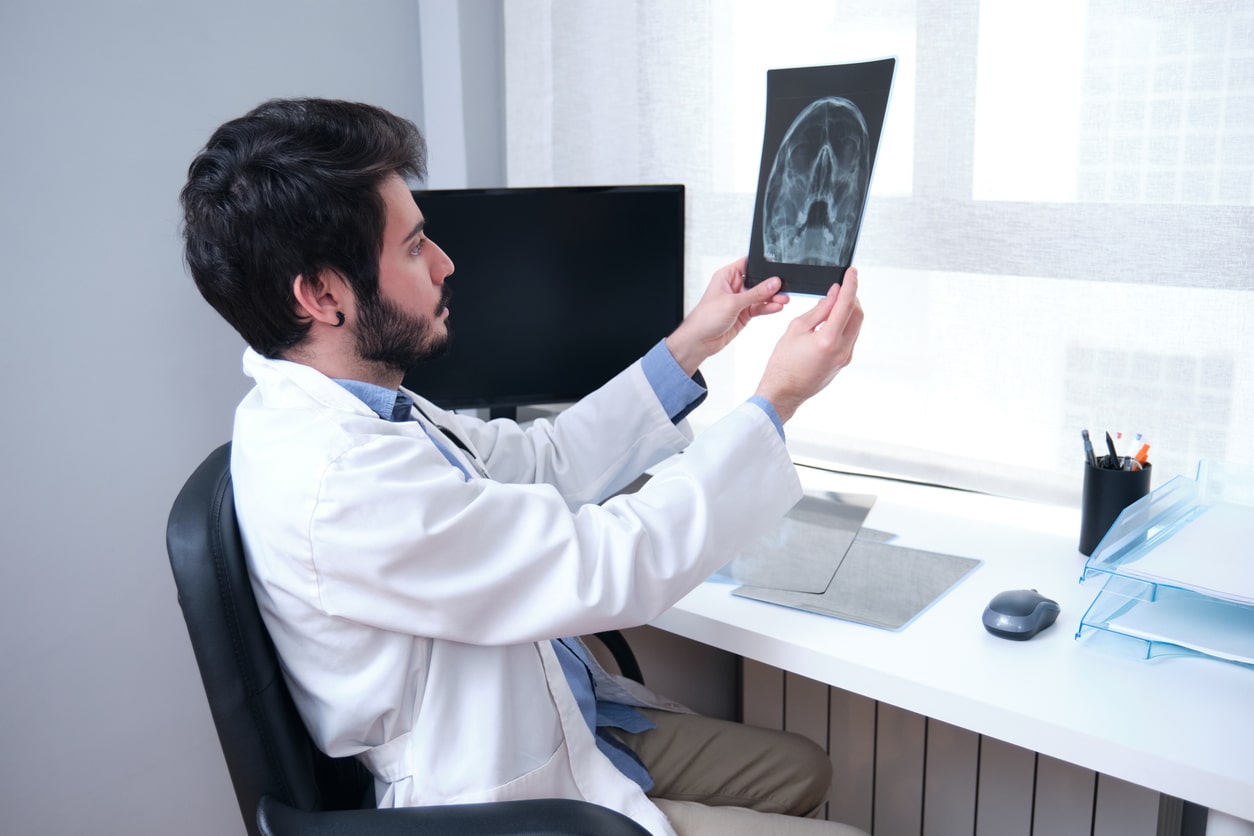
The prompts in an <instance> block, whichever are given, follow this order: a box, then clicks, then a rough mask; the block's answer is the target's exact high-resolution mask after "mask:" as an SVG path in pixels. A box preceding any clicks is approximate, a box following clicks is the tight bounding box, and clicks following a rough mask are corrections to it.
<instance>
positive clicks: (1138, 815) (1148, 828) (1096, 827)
mask: <svg viewBox="0 0 1254 836" xmlns="http://www.w3.org/2000/svg"><path fill="white" fill-rule="evenodd" d="M1159 796H1160V794H1159V793H1156V792H1154V791H1153V790H1149V789H1146V788H1145V787H1141V786H1138V785H1136V784H1129V783H1128V782H1127V781H1121V780H1120V779H1118V778H1112V777H1110V776H1109V775H1099V776H1098V777H1097V806H1096V809H1095V810H1094V811H1093V836H1156V834H1157V833H1158V809H1159ZM1176 828H1177V832H1178V831H1179V824H1177V825H1176Z"/></svg>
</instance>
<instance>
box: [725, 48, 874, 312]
mask: <svg viewBox="0 0 1254 836" xmlns="http://www.w3.org/2000/svg"><path fill="white" fill-rule="evenodd" d="M896 66H897V59H896V58H883V59H880V60H878V61H867V62H863V63H856V64H837V65H835V66H831V67H799V68H795V69H783V70H768V71H767V73H766V130H765V133H764V135H763V138H762V167H761V169H760V170H759V172H758V194H757V203H756V204H755V205H754V210H753V230H752V232H751V234H750V237H749V266H748V270H747V271H746V277H745V279H746V281H745V283H746V284H747V285H749V286H753V285H755V284H757V283H758V282H760V281H763V280H764V279H768V278H770V277H771V276H779V277H780V278H781V279H783V281H784V290H785V291H788V292H792V293H813V294H817V295H820V296H821V295H823V294H825V293H827V291H828V289H829V288H830V287H831V286H832V285H833V284H838V283H839V282H840V280H841V278H842V277H843V276H844V274H845V270H846V269H847V268H848V267H849V265H850V264H852V263H853V251H854V245H855V244H856V243H857V241H858V231H859V229H860V227H861V226H862V213H863V210H864V209H865V208H866V199H867V192H868V190H869V189H870V186H871V172H872V171H873V170H874V168H875V154H876V151H877V150H878V149H879V144H880V134H881V133H882V132H883V129H884V116H885V114H886V113H887V111H888V96H889V93H890V91H891V90H892V83H893V72H894V70H895V69H896Z"/></svg>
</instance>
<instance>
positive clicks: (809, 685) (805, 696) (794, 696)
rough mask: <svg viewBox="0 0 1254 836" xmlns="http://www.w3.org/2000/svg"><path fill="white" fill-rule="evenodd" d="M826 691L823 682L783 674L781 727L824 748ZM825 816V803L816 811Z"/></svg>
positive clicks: (825, 747)
mask: <svg viewBox="0 0 1254 836" xmlns="http://www.w3.org/2000/svg"><path fill="white" fill-rule="evenodd" d="M827 691H828V688H827V686H826V685H824V684H823V683H822V682H816V681H814V680H813V679H807V678H805V677H804V676H798V675H797V674H795V673H786V674H785V675H784V730H785V731H790V732H795V733H796V734H799V735H801V736H802V737H808V738H809V739H810V740H813V741H814V742H815V743H817V744H818V745H819V746H822V747H823V751H825V752H826V751H827ZM816 815H817V816H818V818H827V805H826V804H824V805H823V806H822V807H821V808H820V809H819V812H818V813H817V814H816Z"/></svg>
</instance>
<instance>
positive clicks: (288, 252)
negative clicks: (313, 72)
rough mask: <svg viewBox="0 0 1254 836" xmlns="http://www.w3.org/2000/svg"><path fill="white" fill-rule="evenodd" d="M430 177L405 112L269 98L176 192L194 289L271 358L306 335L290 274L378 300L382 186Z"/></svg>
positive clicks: (223, 134)
mask: <svg viewBox="0 0 1254 836" xmlns="http://www.w3.org/2000/svg"><path fill="white" fill-rule="evenodd" d="M426 173H427V172H426V143H425V142H424V141H423V138H422V134H420V133H419V132H418V129H417V127H415V126H414V124H413V123H412V122H410V121H408V120H406V119H402V118H400V117H398V116H394V115H393V114H391V113H388V112H387V111H385V110H382V109H381V108H377V107H373V106H371V105H366V104H358V103H355V102H343V101H333V100H328V99H275V100H272V101H268V102H265V103H264V104H262V105H259V106H258V107H256V108H254V109H253V110H252V111H250V112H249V113H247V114H246V115H244V116H242V117H240V118H238V119H234V120H232V121H230V122H227V123H226V124H224V125H222V126H221V127H220V128H218V129H217V130H216V131H214V133H213V136H211V137H210V138H209V142H208V143H207V144H206V145H205V147H204V149H203V150H202V151H201V152H200V153H199V154H197V156H196V158H195V159H194V160H193V161H192V163H191V166H189V168H188V172H187V175H188V176H187V185H185V186H184V187H183V191H182V193H181V195H180V199H181V201H182V205H183V239H184V244H185V246H184V255H185V258H186V260H187V265H188V268H189V269H190V270H191V274H192V278H193V279H195V281H196V287H197V288H199V290H200V293H201V295H202V296H204V297H205V299H206V300H207V301H208V302H209V304H210V305H212V306H213V307H214V309H215V310H216V311H217V312H218V313H219V314H221V315H222V317H223V318H224V319H226V321H227V322H229V323H230V324H231V325H232V326H233V327H234V328H235V330H236V331H238V332H239V333H240V336H242V337H243V338H244V340H245V341H246V342H247V343H248V344H249V345H250V346H252V347H253V348H254V349H255V350H256V351H257V352H259V353H261V354H263V355H265V356H267V357H279V356H280V355H281V354H282V353H283V352H284V351H285V350H287V349H289V348H291V347H292V346H294V345H297V344H299V343H300V342H301V340H303V339H304V338H305V335H306V334H307V333H308V332H309V326H310V322H309V320H308V318H306V317H302V316H299V315H298V314H297V312H296V298H295V295H294V294H293V292H292V282H293V280H294V279H295V278H296V276H298V275H304V276H305V277H306V278H307V279H310V280H316V279H317V278H318V276H319V274H321V273H323V271H328V270H329V271H332V272H334V273H336V274H338V275H340V276H342V277H343V278H344V279H345V281H347V282H348V284H349V286H350V287H351V288H352V290H353V293H354V294H355V295H356V296H357V298H358V299H360V300H364V301H369V300H371V299H373V298H375V297H376V296H377V295H378V292H379V252H380V248H381V247H382V244H383V227H384V221H385V217H386V207H385V205H384V202H383V197H382V195H380V193H379V185H380V184H381V183H382V182H383V181H384V180H386V179H387V178H388V177H390V176H392V175H400V176H401V177H407V176H408V177H414V178H417V179H418V180H423V179H425V178H426Z"/></svg>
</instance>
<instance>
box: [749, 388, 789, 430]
mask: <svg viewBox="0 0 1254 836" xmlns="http://www.w3.org/2000/svg"><path fill="white" fill-rule="evenodd" d="M749 403H752V404H757V405H758V406H760V407H762V411H763V412H765V413H766V417H767V418H770V419H771V423H772V424H774V425H775V430H776V431H777V432H778V433H779V437H780V439H783V438H784V422H783V421H781V420H779V413H778V412H776V411H775V407H774V406H772V405H771V402H770V401H768V400H767V399H766V398H764V397H762V396H761V395H754V396H753V397H751V398H750V399H749Z"/></svg>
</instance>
